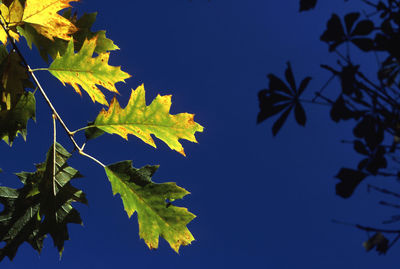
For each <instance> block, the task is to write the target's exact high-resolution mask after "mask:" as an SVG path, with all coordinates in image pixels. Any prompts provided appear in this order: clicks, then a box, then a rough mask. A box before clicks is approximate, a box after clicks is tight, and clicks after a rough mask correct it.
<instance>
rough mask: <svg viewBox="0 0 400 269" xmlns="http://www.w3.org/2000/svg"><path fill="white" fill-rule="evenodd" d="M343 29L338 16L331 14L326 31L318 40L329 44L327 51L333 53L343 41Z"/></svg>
mask: <svg viewBox="0 0 400 269" xmlns="http://www.w3.org/2000/svg"><path fill="white" fill-rule="evenodd" d="M344 37H345V34H344V29H343V26H342V23H341V22H340V18H339V16H338V15H336V14H333V15H332V17H331V18H330V19H329V20H328V23H327V29H326V30H325V32H324V33H323V34H322V35H321V37H320V39H321V40H322V41H324V42H327V43H331V44H330V45H329V51H334V50H335V48H336V47H337V46H338V45H340V44H341V43H342V42H343V41H344Z"/></svg>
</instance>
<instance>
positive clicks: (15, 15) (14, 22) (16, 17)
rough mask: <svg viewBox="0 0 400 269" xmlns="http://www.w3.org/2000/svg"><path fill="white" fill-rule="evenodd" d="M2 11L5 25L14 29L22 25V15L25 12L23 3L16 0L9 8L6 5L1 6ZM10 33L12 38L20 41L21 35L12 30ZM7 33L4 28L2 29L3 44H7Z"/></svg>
mask: <svg viewBox="0 0 400 269" xmlns="http://www.w3.org/2000/svg"><path fill="white" fill-rule="evenodd" d="M0 11H1V15H2V20H3V18H4V20H3V23H4V24H5V25H6V26H7V27H9V28H13V27H15V26H18V25H20V24H22V15H23V12H24V8H23V7H22V5H21V2H20V1H19V0H14V1H13V2H12V3H11V5H10V6H9V7H7V6H6V5H4V4H1V5H0ZM9 33H10V35H11V37H12V38H14V39H16V40H17V41H19V35H18V34H17V33H16V32H14V31H12V30H11V29H10V30H9ZM7 37H8V36H7V33H6V32H5V31H4V29H3V27H1V28H0V41H1V42H2V43H3V44H6V43H7Z"/></svg>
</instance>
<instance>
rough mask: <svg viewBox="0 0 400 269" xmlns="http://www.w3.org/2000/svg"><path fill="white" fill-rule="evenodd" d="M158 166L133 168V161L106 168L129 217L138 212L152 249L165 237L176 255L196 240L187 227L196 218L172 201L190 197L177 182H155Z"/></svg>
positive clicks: (113, 189) (141, 235) (143, 233)
mask: <svg viewBox="0 0 400 269" xmlns="http://www.w3.org/2000/svg"><path fill="white" fill-rule="evenodd" d="M157 169H158V166H149V165H147V166H144V167H142V168H140V169H136V168H134V167H132V161H122V162H119V163H115V164H112V165H108V166H106V167H105V170H106V174H107V176H108V179H109V180H110V182H111V186H112V191H113V194H114V195H115V194H117V193H119V194H120V195H121V199H122V202H123V204H124V208H125V211H126V213H127V214H128V217H131V216H132V214H133V213H134V212H135V211H136V212H137V214H138V221H139V235H140V238H142V239H144V241H145V242H146V244H147V246H148V247H149V248H150V249H153V248H157V247H158V239H159V236H161V237H163V238H164V239H165V240H167V242H168V243H169V244H170V246H171V248H172V249H174V250H175V251H176V252H178V251H179V247H180V246H181V245H184V246H185V245H188V244H190V243H191V242H192V241H193V240H194V238H193V236H192V234H191V233H190V231H189V230H188V229H187V227H186V225H187V224H188V223H189V222H190V221H191V220H192V219H194V218H195V215H193V214H192V213H190V212H189V211H188V210H187V209H186V208H183V207H176V206H174V205H171V203H170V202H172V201H174V200H177V199H182V198H183V197H184V196H185V195H187V194H189V192H188V191H186V190H185V189H183V188H181V187H178V186H176V184H175V183H173V182H168V183H162V184H156V183H154V182H153V181H152V180H151V177H152V176H153V174H154V173H155V172H156V171H157Z"/></svg>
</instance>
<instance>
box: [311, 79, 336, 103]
mask: <svg viewBox="0 0 400 269" xmlns="http://www.w3.org/2000/svg"><path fill="white" fill-rule="evenodd" d="M335 77H336V75H335V74H332V76H331V77H330V78H329V79H328V80H327V81H326V82H325V84H324V85H322V87H321V89H320V90H319V92H316V93H315V97H314V98H313V99H312V101H315V100H317V98H318V97H320V96H321V93H322V92H323V91H324V90H325V88H326V87H328V85H329V84H330V83H331V81H332V80H333V79H334V78H335Z"/></svg>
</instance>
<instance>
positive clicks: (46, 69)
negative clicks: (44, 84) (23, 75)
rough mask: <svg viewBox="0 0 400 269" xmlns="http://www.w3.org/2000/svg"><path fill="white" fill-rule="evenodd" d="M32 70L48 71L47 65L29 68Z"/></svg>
mask: <svg viewBox="0 0 400 269" xmlns="http://www.w3.org/2000/svg"><path fill="white" fill-rule="evenodd" d="M31 71H32V72H36V71H49V69H48V68H47V67H43V68H34V69H31Z"/></svg>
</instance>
